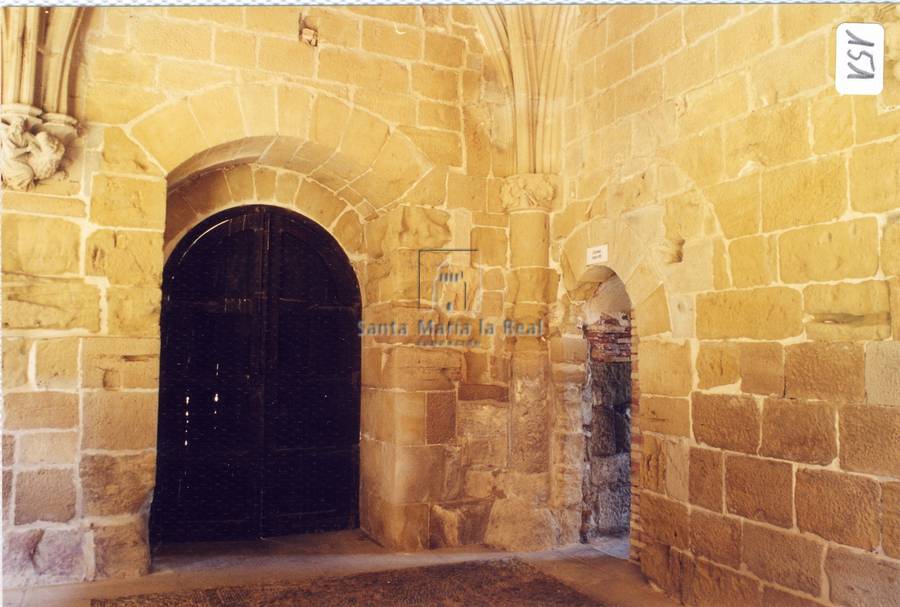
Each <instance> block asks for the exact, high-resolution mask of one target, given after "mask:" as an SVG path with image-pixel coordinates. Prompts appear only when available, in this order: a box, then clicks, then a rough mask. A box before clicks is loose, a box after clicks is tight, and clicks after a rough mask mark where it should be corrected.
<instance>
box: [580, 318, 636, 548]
mask: <svg viewBox="0 0 900 607" xmlns="http://www.w3.org/2000/svg"><path fill="white" fill-rule="evenodd" d="M584 335H585V338H586V339H587V341H588V347H589V355H588V361H587V371H588V381H587V386H586V389H585V392H584V395H585V407H584V412H585V418H584V435H585V441H584V443H585V450H584V457H585V469H584V479H583V481H582V487H583V488H582V500H583V506H582V508H583V509H582V519H581V520H582V523H581V539H582V541H590V540H592V539H594V538H596V537H600V536H604V535H622V534H625V533H627V532H628V529H629V519H630V518H631V425H632V412H631V400H632V392H631V354H632V353H631V317H630V314H628V313H620V314H615V315H608V314H602V315H601V317H600V318H599V319H598V320H597V321H595V322H594V323H592V324H590V325H588V326H586V327H585V328H584Z"/></svg>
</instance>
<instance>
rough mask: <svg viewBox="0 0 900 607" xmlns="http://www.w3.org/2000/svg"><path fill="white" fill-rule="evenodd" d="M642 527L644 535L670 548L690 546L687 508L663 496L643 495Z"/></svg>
mask: <svg viewBox="0 0 900 607" xmlns="http://www.w3.org/2000/svg"><path fill="white" fill-rule="evenodd" d="M641 525H642V526H643V528H644V533H646V534H647V535H649V536H650V537H652V538H654V539H655V540H657V541H659V542H661V543H663V544H666V545H668V546H675V547H677V548H687V547H688V546H689V545H690V529H691V521H690V517H689V516H688V509H687V506H685V505H684V504H682V503H680V502H676V501H674V500H671V499H668V498H666V497H663V496H661V495H657V494H655V493H651V492H649V491H645V492H644V493H642V494H641Z"/></svg>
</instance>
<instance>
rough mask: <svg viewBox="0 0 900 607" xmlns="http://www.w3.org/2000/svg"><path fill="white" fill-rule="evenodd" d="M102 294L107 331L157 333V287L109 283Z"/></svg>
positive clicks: (158, 311)
mask: <svg viewBox="0 0 900 607" xmlns="http://www.w3.org/2000/svg"><path fill="white" fill-rule="evenodd" d="M106 297H107V308H108V312H107V322H108V325H109V333H110V334H111V335H129V336H146V337H156V336H157V335H159V315H160V306H161V299H162V292H161V291H160V289H159V288H158V287H110V288H109V289H108V290H107V292H106Z"/></svg>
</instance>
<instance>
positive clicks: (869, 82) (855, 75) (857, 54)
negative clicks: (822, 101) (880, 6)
mask: <svg viewBox="0 0 900 607" xmlns="http://www.w3.org/2000/svg"><path fill="white" fill-rule="evenodd" d="M836 45H837V51H836V52H835V72H834V84H835V87H836V88H837V91H838V93H840V94H841V95H877V94H878V93H880V92H881V89H882V88H883V87H884V28H883V27H882V26H881V24H879V23H842V24H841V25H839V26H838V28H837V40H836Z"/></svg>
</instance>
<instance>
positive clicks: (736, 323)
mask: <svg viewBox="0 0 900 607" xmlns="http://www.w3.org/2000/svg"><path fill="white" fill-rule="evenodd" d="M801 317H802V310H801V306H800V293H799V292H798V291H795V290H794V289H789V288H786V287H766V288H760V289H750V290H745V291H721V292H715V293H704V294H701V295H698V296H697V337H699V338H700V339H726V338H731V337H749V338H753V339H783V338H785V337H793V336H794V335H799V334H800V333H801V332H802V331H803V325H802V323H801V321H800V319H801Z"/></svg>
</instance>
